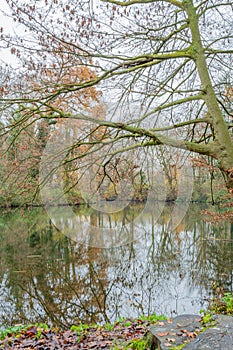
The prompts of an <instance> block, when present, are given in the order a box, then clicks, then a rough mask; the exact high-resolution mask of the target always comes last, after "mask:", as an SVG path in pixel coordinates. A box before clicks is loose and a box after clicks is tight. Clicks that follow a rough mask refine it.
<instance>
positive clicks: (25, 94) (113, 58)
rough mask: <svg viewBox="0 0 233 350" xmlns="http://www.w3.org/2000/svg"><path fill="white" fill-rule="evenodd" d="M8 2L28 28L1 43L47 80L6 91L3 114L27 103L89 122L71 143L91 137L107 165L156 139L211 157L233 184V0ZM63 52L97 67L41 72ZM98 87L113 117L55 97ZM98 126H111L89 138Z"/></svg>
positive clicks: (25, 68) (41, 112)
mask: <svg viewBox="0 0 233 350" xmlns="http://www.w3.org/2000/svg"><path fill="white" fill-rule="evenodd" d="M8 4H9V6H10V8H11V16H12V18H13V19H14V20H15V21H16V22H19V23H20V26H21V27H22V28H25V32H26V33H25V36H21V35H18V36H9V35H4V29H3V33H2V40H3V42H5V43H6V45H7V46H8V47H10V48H11V51H12V53H14V54H16V55H17V57H18V59H19V60H20V62H21V63H22V66H21V67H20V68H19V69H18V72H19V74H20V75H21V76H24V81H27V82H31V81H32V80H33V79H34V77H35V76H36V77H37V79H39V78H40V77H41V80H42V81H41V84H40V86H39V87H38V86H36V87H35V86H33V85H32V84H29V87H27V86H26V85H25V84H24V86H21V87H20V88H19V86H18V87H17V89H15V91H14V93H13V91H12V90H11V93H10V94H8V96H7V93H6V92H5V95H4V93H3V94H2V98H1V103H2V108H3V113H6V112H4V111H6V109H7V108H8V110H9V109H10V108H11V109H12V113H16V112H17V109H18V106H20V108H22V105H23V106H24V108H25V109H27V110H29V111H30V113H27V118H28V119H31V118H33V117H35V116H37V118H39V119H41V118H45V119H50V118H53V119H54V118H55V119H57V118H58V119H59V118H69V119H70V120H71V121H72V120H73V119H81V120H82V119H83V120H85V121H86V122H90V125H91V127H90V128H87V129H86V132H82V135H81V136H80V138H77V142H76V143H75V144H74V145H73V147H74V148H78V147H80V146H82V145H86V144H88V145H89V146H88V147H87V149H88V151H87V152H86V153H87V154H89V155H90V153H91V154H94V153H95V152H98V154H99V152H100V151H101V152H102V153H103V152H105V153H106V157H105V158H104V160H103V158H100V159H101V162H100V166H104V165H105V164H106V162H109V161H110V160H111V159H112V158H113V157H115V156H116V155H119V154H121V153H122V152H126V151H127V150H132V149H136V148H141V147H154V146H157V145H166V146H171V147H174V148H179V149H185V150H188V151H190V152H194V153H198V154H202V155H207V156H210V157H212V158H213V159H214V161H215V166H216V167H218V168H219V169H220V170H221V171H222V173H223V174H224V177H225V180H226V186H227V187H228V188H232V187H233V141H232V127H233V124H232V101H230V99H229V94H227V93H226V92H227V91H230V89H231V87H232V84H233V82H232V80H231V78H230V73H231V69H232V68H231V67H232V53H233V50H232V41H233V35H232V25H233V20H232V18H233V16H232V14H233V13H232V12H233V8H232V3H231V1H230V0H223V1H221V2H219V1H218V0H128V1H117V0H103V1H100V2H99V1H97V2H90V1H87V0H86V1H81V0H80V1H72V0H71V1H63V2H62V3H60V2H59V1H57V0H53V1H52V0H51V1H48V0H43V1H39V2H38V1H31V2H30V3H25V2H24V1H13V0H9V1H8ZM57 52H59V54H60V55H61V53H62V54H63V55H68V56H67V57H68V58H69V59H67V60H66V64H67V66H69V65H71V66H78V65H79V66H80V67H82V66H83V67H88V68H89V69H91V71H92V72H93V73H92V74H90V71H89V74H87V75H86V76H84V77H83V76H82V79H79V77H77V78H76V79H73V80H71V81H65V80H62V81H57V80H52V79H50V80H48V79H43V77H44V73H45V72H46V70H48V69H50V70H51V69H52V68H53V67H54V69H56V70H57V69H58V66H59V65H57V64H55V63H54V62H55V57H56V54H55V53H57ZM32 78H33V79H32ZM34 81H35V79H34ZM92 87H96V89H97V90H101V92H102V99H103V101H104V102H105V103H106V104H107V106H108V112H107V115H106V118H105V119H103V118H99V117H97V116H95V115H93V113H92V115H91V113H90V108H85V109H83V108H82V107H80V106H78V105H77V104H76V105H75V106H72V108H69V109H67V108H62V107H61V106H59V105H57V104H56V103H54V102H55V101H56V100H57V99H58V98H61V99H62V101H65V100H66V101H68V100H69V96H70V94H71V93H77V92H78V91H80V92H81V93H82V96H84V97H85V93H86V92H87V94H88V91H90V88H92ZM6 90H7V89H5V90H4V91H6ZM63 105H64V104H63ZM24 118H25V116H24ZM71 125H72V123H71ZM93 125H94V126H95V128H97V129H98V127H101V126H104V127H105V133H104V134H105V135H106V132H107V137H106V136H105V137H104V138H103V139H101V138H98V139H95V140H93V138H90V133H91V132H92V131H91V130H93ZM106 130H107V131H106ZM80 157H82V158H83V154H82V155H81V156H80V154H79V155H78V156H77V158H80Z"/></svg>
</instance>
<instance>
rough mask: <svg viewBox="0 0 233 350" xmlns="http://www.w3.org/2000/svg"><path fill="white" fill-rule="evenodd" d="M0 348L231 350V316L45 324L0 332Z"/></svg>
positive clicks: (189, 316) (232, 335) (232, 329)
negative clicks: (66, 325) (61, 325)
mask: <svg viewBox="0 0 233 350" xmlns="http://www.w3.org/2000/svg"><path fill="white" fill-rule="evenodd" d="M0 339H1V340H0V349H2V350H9V349H36V350H42V349H67V350H74V349H87V350H88V349H89V350H90V349H92V350H93V349H96V350H100V349H102V350H107V349H108V350H166V349H171V350H181V349H184V350H197V349H198V350H205V349H207V348H209V345H211V349H224V350H231V349H232V347H233V317H231V316H227V315H212V316H211V319H209V320H208V322H207V323H205V319H204V317H202V318H201V317H200V316H198V315H180V316H177V317H175V318H174V319H168V320H166V318H165V317H164V316H157V315H151V316H149V317H141V318H138V319H134V320H130V319H124V320H119V321H117V322H115V323H114V324H109V323H107V324H105V325H103V326H99V325H87V324H79V325H73V326H72V327H71V328H70V329H66V330H61V329H58V328H49V327H48V326H47V325H45V324H36V325H28V326H14V327H11V328H8V329H5V330H2V331H0Z"/></svg>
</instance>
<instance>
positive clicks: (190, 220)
mask: <svg viewBox="0 0 233 350" xmlns="http://www.w3.org/2000/svg"><path fill="white" fill-rule="evenodd" d="M143 209H144V208H143V205H140V204H138V205H136V206H131V207H128V208H127V209H124V212H123V213H114V214H113V215H108V217H106V216H104V215H105V214H103V213H99V212H95V211H93V210H92V209H90V208H87V207H84V206H83V207H80V208H78V209H77V213H76V214H77V215H78V216H79V220H82V221H85V220H86V222H88V223H91V226H92V229H93V227H95V228H96V232H95V235H94V236H92V237H94V239H99V244H98V246H99V247H101V240H102V239H106V237H103V236H102V234H101V231H100V234H98V230H99V228H101V227H103V223H105V225H106V222H108V225H109V227H110V228H111V227H118V228H119V229H121V230H122V232H121V235H122V237H124V234H127V237H129V235H130V237H131V239H130V243H128V244H125V245H122V246H119V247H115V248H114V247H111V248H108V249H101V248H91V247H90V246H88V245H81V244H79V243H77V242H75V241H73V240H71V239H69V238H68V237H66V236H65V235H63V234H61V233H60V232H59V231H58V230H57V228H56V227H55V226H54V225H53V223H52V221H51V219H50V218H48V216H47V214H46V213H45V212H44V210H42V209H33V210H30V211H24V210H18V211H15V212H11V213H8V214H3V213H2V215H1V218H0V228H1V230H0V242H1V246H0V262H1V265H0V283H1V287H0V324H3V325H4V324H5V325H9V324H15V323H21V322H47V323H50V324H56V325H59V326H63V327H68V326H70V325H71V324H73V323H77V322H79V321H82V322H102V321H113V320H115V319H116V318H119V317H124V316H132V317H136V316H138V315H141V314H149V313H152V312H156V313H158V314H160V313H163V314H164V313H165V314H167V315H168V316H171V315H174V314H181V313H190V312H199V310H200V308H202V304H203V302H204V299H205V298H206V297H208V296H209V294H210V292H211V283H212V282H213V281H215V280H217V281H219V282H220V283H221V285H222V286H224V287H225V288H228V289H229V290H231V289H232V270H233V240H232V239H233V228H232V225H230V224H229V223H223V224H221V225H215V226H214V225H211V224H209V223H205V222H203V221H202V220H201V217H200V214H199V213H200V209H201V208H200V207H198V206H197V205H192V206H191V207H190V208H189V210H188V212H187V215H186V216H185V217H184V219H183V220H182V221H181V222H180V223H179V221H180V219H179V218H180V215H181V212H182V211H183V208H182V205H180V207H179V206H176V212H174V208H173V207H172V206H165V207H164V208H163V211H162V214H161V215H160V217H159V219H157V217H156V216H155V215H154V211H153V210H151V211H149V210H147V211H143ZM142 211H143V216H141V217H140V220H138V221H134V220H132V218H133V217H135V216H137V217H138V215H139V213H140V212H142ZM179 211H180V212H179ZM171 213H172V216H171ZM171 218H172V219H171ZM60 220H63V222H64V221H65V220H66V218H64V217H62V216H60ZM126 222H127V223H128V225H127V226H126V225H125V223H126ZM174 223H176V225H174ZM177 223H178V224H177ZM69 225H70V226H69V227H73V229H72V230H71V231H72V232H74V231H75V230H77V227H76V228H75V226H74V223H72V222H70V223H69ZM126 227H127V232H124V230H126ZM66 229H67V226H66ZM67 230H68V229H67ZM66 233H67V234H68V235H69V232H66ZM88 237H89V238H88V239H90V237H91V236H88ZM111 239H113V240H114V237H113V238H111ZM121 239H122V238H121ZM127 239H128V238H127ZM88 243H90V242H88ZM102 243H103V242H102Z"/></svg>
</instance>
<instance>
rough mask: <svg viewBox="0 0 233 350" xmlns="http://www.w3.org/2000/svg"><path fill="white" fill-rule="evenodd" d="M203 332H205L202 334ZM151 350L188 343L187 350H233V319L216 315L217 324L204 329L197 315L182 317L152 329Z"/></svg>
mask: <svg viewBox="0 0 233 350" xmlns="http://www.w3.org/2000/svg"><path fill="white" fill-rule="evenodd" d="M201 331H203V332H201ZM150 332H151V333H152V335H153V342H152V346H151V349H156V348H158V350H165V349H169V348H175V347H176V346H178V345H181V344H184V343H187V344H186V345H185V346H184V347H183V349H185V350H208V349H211V350H232V349H233V317H230V316H226V315H216V317H215V324H214V325H213V326H212V327H211V328H207V329H204V327H203V326H202V325H201V323H200V317H199V316H197V315H181V316H177V317H175V318H174V319H172V320H171V321H164V322H159V324H158V325H156V326H153V327H150Z"/></svg>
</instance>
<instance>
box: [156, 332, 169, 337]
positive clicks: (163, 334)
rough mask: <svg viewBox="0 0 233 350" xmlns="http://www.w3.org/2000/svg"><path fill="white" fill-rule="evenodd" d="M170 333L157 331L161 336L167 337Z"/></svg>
mask: <svg viewBox="0 0 233 350" xmlns="http://www.w3.org/2000/svg"><path fill="white" fill-rule="evenodd" d="M168 334H169V333H168V332H160V333H157V335H158V336H159V337H165V335H168Z"/></svg>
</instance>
